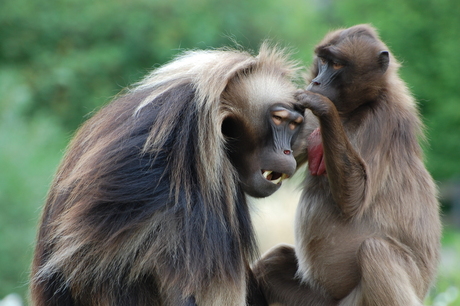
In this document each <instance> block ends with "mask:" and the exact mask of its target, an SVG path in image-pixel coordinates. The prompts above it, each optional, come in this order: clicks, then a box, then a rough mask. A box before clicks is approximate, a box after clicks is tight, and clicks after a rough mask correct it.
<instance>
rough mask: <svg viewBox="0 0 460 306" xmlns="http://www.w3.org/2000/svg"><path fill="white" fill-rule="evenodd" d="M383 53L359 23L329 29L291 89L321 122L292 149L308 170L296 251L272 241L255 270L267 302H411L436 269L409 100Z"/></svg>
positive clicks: (435, 226) (433, 224)
mask: <svg viewBox="0 0 460 306" xmlns="http://www.w3.org/2000/svg"><path fill="white" fill-rule="evenodd" d="M387 50H388V48H387V47H386V46H385V44H384V43H382V42H381V41H380V39H379V38H378V35H377V33H376V31H375V30H374V29H373V28H372V27H370V26H367V25H358V26H354V27H351V28H348V29H344V30H338V31H334V32H331V33H329V34H328V35H327V36H326V37H325V38H324V40H323V41H322V42H321V43H320V44H319V45H318V46H317V47H316V49H315V54H316V58H315V60H314V64H313V68H312V69H311V72H312V75H311V79H310V80H309V81H310V85H309V86H308V88H307V90H306V91H301V92H299V93H298V96H297V97H298V100H299V102H300V103H301V104H302V105H304V106H305V107H306V108H308V109H309V110H311V112H312V113H313V114H314V115H315V116H316V117H317V118H318V120H319V129H316V130H313V129H311V128H310V129H308V126H307V129H305V130H302V134H299V136H298V139H300V140H299V141H298V142H297V143H296V145H295V146H294V152H297V153H299V155H298V156H297V157H298V161H299V162H301V161H305V160H306V159H307V158H308V161H309V169H310V173H309V174H307V177H306V179H305V182H304V183H303V184H304V185H303V188H304V189H303V194H302V196H301V200H300V203H299V206H298V211H297V214H296V246H295V251H294V249H293V248H291V247H289V246H280V247H278V248H274V249H273V250H272V251H269V252H268V254H267V255H266V256H264V257H263V259H262V260H261V261H260V262H259V263H258V264H257V265H256V266H255V269H254V273H255V274H256V275H257V279H258V280H259V282H260V283H261V284H262V286H263V289H264V290H265V293H266V296H267V298H268V300H269V302H272V303H273V302H279V303H281V304H283V305H385V306H401V305H420V304H421V303H422V301H423V299H424V297H425V295H426V293H427V291H428V289H429V287H430V284H431V282H432V281H433V279H434V277H435V272H436V266H437V262H438V257H439V254H438V252H439V247H440V233H441V225H440V218H439V208H438V202H437V199H436V193H437V192H436V188H435V184H434V183H433V180H432V178H431V177H430V175H429V174H428V172H427V170H426V169H425V167H424V164H423V161H422V150H421V148H420V145H419V143H418V140H419V139H418V138H420V137H422V127H421V122H420V120H419V117H418V111H417V109H416V105H415V101H414V99H413V98H412V96H411V94H410V93H409V91H408V89H407V88H406V85H405V84H404V82H403V81H402V80H401V79H400V77H399V76H398V74H397V69H398V67H399V64H398V63H397V61H396V60H395V59H394V58H393V56H392V55H391V54H390V53H389V52H388V51H387ZM309 110H307V112H306V114H305V121H306V122H307V123H308V122H313V120H310V119H309V117H310V116H311V113H310V112H309ZM309 125H310V124H309ZM297 146H299V148H298V149H297ZM302 150H303V151H302Z"/></svg>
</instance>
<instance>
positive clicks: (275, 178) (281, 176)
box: [262, 170, 289, 184]
mask: <svg viewBox="0 0 460 306" xmlns="http://www.w3.org/2000/svg"><path fill="white" fill-rule="evenodd" d="M262 175H263V176H264V178H265V179H266V180H267V181H269V182H271V183H273V184H279V183H281V181H283V180H285V179H287V178H289V175H287V174H286V173H279V172H275V171H272V170H262Z"/></svg>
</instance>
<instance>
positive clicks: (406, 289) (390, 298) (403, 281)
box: [339, 238, 423, 306]
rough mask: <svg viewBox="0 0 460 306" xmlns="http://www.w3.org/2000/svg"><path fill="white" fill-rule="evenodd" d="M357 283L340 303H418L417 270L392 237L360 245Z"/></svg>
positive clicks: (396, 305) (378, 305)
mask: <svg viewBox="0 0 460 306" xmlns="http://www.w3.org/2000/svg"><path fill="white" fill-rule="evenodd" d="M358 261H359V265H360V267H361V274H362V278H361V281H360V284H359V285H358V286H357V287H356V288H355V289H354V290H353V291H352V292H351V293H350V294H349V295H348V296H347V297H346V298H344V299H343V300H342V301H341V302H340V304H339V305H340V306H352V305H353V306H356V305H366V306H381V305H382V301H385V306H402V305H404V306H419V305H423V304H422V302H421V300H420V297H419V296H418V295H417V291H419V292H420V290H417V289H418V288H417V286H421V285H422V284H421V279H422V278H421V276H420V271H419V268H418V267H417V265H416V264H415V262H414V260H413V259H412V257H411V255H410V251H409V250H406V248H405V247H404V246H401V245H398V244H397V242H396V241H393V240H391V239H379V238H369V239H366V240H365V241H364V242H363V243H362V244H361V246H360V249H359V251H358Z"/></svg>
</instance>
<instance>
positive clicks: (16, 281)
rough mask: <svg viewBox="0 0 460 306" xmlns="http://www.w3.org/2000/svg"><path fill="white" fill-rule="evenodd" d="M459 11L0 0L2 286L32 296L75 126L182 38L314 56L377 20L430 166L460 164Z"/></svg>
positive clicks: (382, 4) (435, 2) (399, 5)
mask: <svg viewBox="0 0 460 306" xmlns="http://www.w3.org/2000/svg"><path fill="white" fill-rule="evenodd" d="M459 15H460V2H458V1H455V0H386V1H374V0H341V1H337V0H335V1H334V0H328V1H321V0H286V1H275V0H266V1H263V2H260V1H257V0H246V1H228V0H227V1H224V0H194V1H191V0H189V1H186V0H154V1H151V0H131V1H126V0H112V1H107V0H96V1H94V0H33V1H32V0H2V1H0V37H1V39H0V169H1V170H0V210H1V214H0V242H1V243H0V297H3V296H5V295H6V294H8V293H11V292H19V293H20V294H22V295H23V296H25V292H26V287H27V285H26V282H27V277H28V267H29V265H30V260H31V253H32V248H33V240H34V237H35V231H36V223H37V222H38V219H39V214H40V208H41V206H42V204H43V202H44V198H45V196H46V192H47V189H48V186H49V184H50V182H51V180H52V175H53V172H54V171H55V169H56V167H57V165H58V163H59V159H60V157H61V155H62V152H63V150H64V148H65V145H66V143H67V142H68V140H69V139H70V135H71V134H72V133H73V132H74V131H75V129H76V128H77V127H78V125H79V124H80V123H81V122H82V121H84V120H86V119H87V118H88V116H89V115H90V114H91V112H93V111H94V110H95V109H97V108H99V107H100V106H101V105H103V104H105V103H107V102H108V101H109V100H110V99H111V97H113V96H114V95H116V94H117V93H118V92H119V91H120V90H121V89H122V88H124V87H126V86H128V85H129V84H132V83H133V82H136V81H137V80H139V79H140V78H141V77H142V76H143V75H145V74H146V72H147V71H148V70H150V68H152V67H155V66H158V65H160V64H162V63H164V62H166V61H168V60H170V59H171V58H172V57H173V56H174V55H176V54H178V53H179V52H180V51H181V50H183V49H193V48H218V47H222V46H228V45H230V46H235V43H234V42H236V43H238V44H241V45H242V46H243V47H244V48H246V49H247V48H249V49H252V50H256V49H257V48H258V46H259V44H260V42H261V41H262V40H263V39H266V38H271V39H272V40H273V41H275V42H280V43H281V45H286V46H288V47H291V48H292V49H293V50H296V51H297V53H296V54H295V57H297V58H298V59H300V60H302V61H303V62H304V63H305V64H307V65H308V64H309V62H310V60H311V58H312V54H313V51H312V50H313V47H314V45H315V44H316V43H317V42H318V41H319V40H320V39H321V38H322V37H323V35H324V34H325V33H326V32H327V31H329V30H330V29H332V28H337V27H346V26H351V25H353V24H357V23H372V24H373V25H374V26H376V27H377V28H378V29H379V32H380V33H381V36H382V38H383V40H384V41H385V42H387V44H388V45H389V47H390V48H391V50H392V51H393V52H394V54H395V55H396V57H397V58H398V59H399V60H400V61H402V63H403V69H402V71H401V75H402V77H403V78H404V80H405V81H406V82H407V83H408V84H409V86H410V88H411V89H412V91H413V93H414V94H415V96H416V97H417V99H418V100H419V101H420V109H421V112H422V114H423V116H424V122H425V123H426V127H427V133H428V145H427V146H426V150H425V152H426V159H427V165H428V167H429V169H430V171H431V172H432V173H433V175H434V177H435V178H436V179H437V180H445V179H449V178H453V177H455V176H459V175H460V162H458V156H459V155H458V152H460V107H459V101H458V90H457V84H459V83H460V74H459V73H458V69H459V68H460V57H458V55H457V52H458V49H459V47H460V44H459V40H458V38H457V36H458V33H457V31H458V29H460V19H459V18H458V16H459ZM449 243H450V242H449V240H446V244H449ZM454 244H455V245H458V241H457V242H455V243H454ZM457 251H458V252H460V250H457ZM457 254H458V253H457ZM458 269H460V268H458ZM458 269H457V270H456V271H458ZM443 273H444V272H443ZM443 279H444V278H443V276H441V277H440V278H439V282H440V284H441V285H442V284H444V283H443ZM446 282H452V283H453V284H456V285H455V286H456V287H457V288H458V287H460V279H458V278H455V277H452V278H448V280H447V281H446ZM440 288H441V289H440V290H441V291H439V292H435V293H434V296H436V295H439V293H441V292H443V290H447V288H448V286H447V285H446V286H444V285H442V286H441V287H440ZM458 304H459V305H460V302H459V303H458Z"/></svg>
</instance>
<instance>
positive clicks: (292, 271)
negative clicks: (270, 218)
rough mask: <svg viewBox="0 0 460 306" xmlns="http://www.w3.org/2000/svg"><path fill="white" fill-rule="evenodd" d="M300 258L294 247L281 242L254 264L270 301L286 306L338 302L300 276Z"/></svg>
mask: <svg viewBox="0 0 460 306" xmlns="http://www.w3.org/2000/svg"><path fill="white" fill-rule="evenodd" d="M297 269H298V265H297V257H296V255H295V251H294V248H293V247H292V246H288V245H280V246H277V247H275V248H274V249H272V250H270V251H268V253H267V254H265V255H264V256H263V257H262V258H261V259H260V260H259V261H258V262H257V264H256V265H255V266H254V268H253V271H254V275H255V276H256V278H257V281H258V283H259V285H260V286H261V289H262V291H263V292H264V294H265V297H266V299H267V301H268V303H269V304H270V305H271V304H273V303H278V304H276V305H285V306H328V305H337V302H336V301H332V300H330V299H327V298H326V297H324V296H323V295H321V294H320V293H319V292H317V291H316V290H314V289H313V288H311V287H310V286H309V285H308V284H305V283H303V282H301V280H300V279H299V277H298V276H297Z"/></svg>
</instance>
